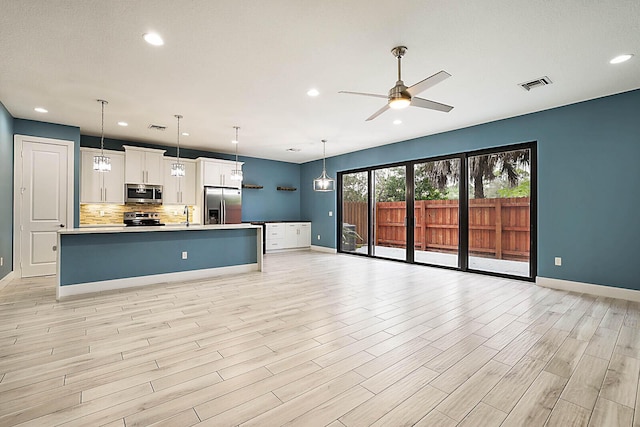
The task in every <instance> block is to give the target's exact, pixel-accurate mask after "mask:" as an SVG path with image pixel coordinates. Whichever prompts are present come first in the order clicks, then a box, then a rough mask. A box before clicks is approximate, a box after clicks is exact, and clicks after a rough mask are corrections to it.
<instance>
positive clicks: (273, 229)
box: [264, 222, 286, 252]
mask: <svg viewBox="0 0 640 427" xmlns="http://www.w3.org/2000/svg"><path fill="white" fill-rule="evenodd" d="M285 227H286V224H285V223H283V222H273V223H267V226H266V233H265V234H266V235H265V236H264V238H265V239H266V240H265V243H266V251H267V252H270V251H275V250H280V249H285V244H284V241H285Z"/></svg>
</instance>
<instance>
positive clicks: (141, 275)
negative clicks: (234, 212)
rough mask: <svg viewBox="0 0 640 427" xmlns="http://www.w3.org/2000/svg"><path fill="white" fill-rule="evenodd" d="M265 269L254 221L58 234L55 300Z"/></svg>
mask: <svg viewBox="0 0 640 427" xmlns="http://www.w3.org/2000/svg"><path fill="white" fill-rule="evenodd" d="M249 271H262V227H260V226H258V225H252V224H225V225H195V226H194V225H191V226H188V227H187V226H184V225H182V226H164V227H95V228H88V227H87V228H77V229H71V230H60V231H59V232H58V270H57V288H56V298H57V299H61V298H64V297H68V296H71V295H78V294H85V293H93V292H101V291H106V290H113V289H122V288H129V287H134V286H144V285H149V284H156V283H163V282H173V281H183V280H196V279H203V278H207V277H212V276H215V275H219V274H231V273H244V272H249Z"/></svg>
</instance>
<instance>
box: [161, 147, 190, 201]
mask: <svg viewBox="0 0 640 427" xmlns="http://www.w3.org/2000/svg"><path fill="white" fill-rule="evenodd" d="M176 160H177V159H176V158H175V157H165V158H164V160H163V164H164V168H163V177H164V183H163V189H162V204H164V205H189V206H193V205H195V204H196V162H195V160H190V159H180V163H182V164H184V176H181V177H177V176H172V175H171V165H172V164H174V163H175V162H176Z"/></svg>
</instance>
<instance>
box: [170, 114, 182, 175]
mask: <svg viewBox="0 0 640 427" xmlns="http://www.w3.org/2000/svg"><path fill="white" fill-rule="evenodd" d="M173 117H175V118H176V119H178V143H177V144H176V147H177V148H176V151H177V156H176V162H175V163H172V164H171V176H175V177H181V176H184V163H180V119H181V118H182V116H181V115H180V114H176V115H175V116H173Z"/></svg>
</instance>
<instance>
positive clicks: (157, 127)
mask: <svg viewBox="0 0 640 427" xmlns="http://www.w3.org/2000/svg"><path fill="white" fill-rule="evenodd" d="M149 129H151V130H161V131H165V130H167V127H166V126H162V125H154V124H150V125H149Z"/></svg>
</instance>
